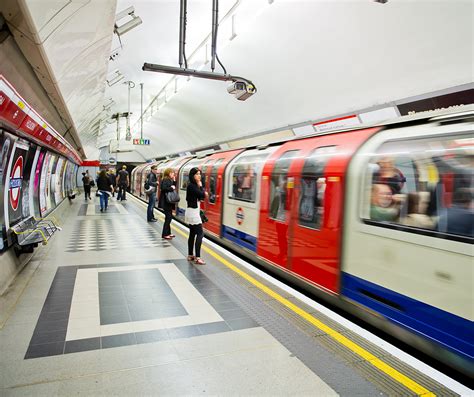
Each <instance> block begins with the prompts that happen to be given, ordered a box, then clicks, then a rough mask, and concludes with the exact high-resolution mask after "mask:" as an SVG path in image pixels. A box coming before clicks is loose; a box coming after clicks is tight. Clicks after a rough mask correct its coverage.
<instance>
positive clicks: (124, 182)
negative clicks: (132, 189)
mask: <svg viewBox="0 0 474 397" xmlns="http://www.w3.org/2000/svg"><path fill="white" fill-rule="evenodd" d="M129 185H130V180H129V177H128V171H127V166H126V165H122V169H121V170H120V171H119V172H118V175H117V186H118V188H119V192H118V195H117V201H118V200H120V201H124V200H127V198H126V197H125V194H126V192H127V188H128V186H129Z"/></svg>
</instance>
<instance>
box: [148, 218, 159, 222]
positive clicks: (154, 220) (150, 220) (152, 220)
mask: <svg viewBox="0 0 474 397" xmlns="http://www.w3.org/2000/svg"><path fill="white" fill-rule="evenodd" d="M147 222H158V221H157V220H156V219H149V220H148V221H147Z"/></svg>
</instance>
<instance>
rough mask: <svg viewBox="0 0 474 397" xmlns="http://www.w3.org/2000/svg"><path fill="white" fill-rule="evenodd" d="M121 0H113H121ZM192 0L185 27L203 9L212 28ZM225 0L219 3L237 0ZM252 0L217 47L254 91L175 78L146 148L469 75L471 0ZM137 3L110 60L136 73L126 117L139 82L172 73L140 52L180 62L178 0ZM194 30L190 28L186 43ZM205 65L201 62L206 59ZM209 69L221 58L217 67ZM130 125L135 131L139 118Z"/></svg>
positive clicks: (252, 128)
mask: <svg viewBox="0 0 474 397" xmlns="http://www.w3.org/2000/svg"><path fill="white" fill-rule="evenodd" d="M176 3H178V2H176ZM204 3H206V4H204ZM241 3H245V1H244V2H241ZM295 3H297V4H295ZM125 4H128V3H126V2H122V1H119V3H118V9H121V7H123V6H125ZM190 4H191V5H193V4H194V6H196V7H197V8H196V9H193V8H191V7H190V9H189V10H188V11H189V12H188V34H192V37H193V38H194V37H196V35H195V34H194V32H195V31H198V30H199V29H197V28H196V26H195V25H193V24H196V19H203V20H204V21H202V22H204V24H203V25H202V26H204V28H205V27H206V26H207V31H206V29H203V30H201V31H200V33H201V34H202V36H201V37H202V38H204V36H205V35H206V33H207V32H209V31H210V22H211V10H210V5H208V4H207V2H193V1H190ZM223 4H225V7H222V6H221V14H220V15H224V9H225V10H227V9H229V8H230V7H231V6H232V5H233V4H234V2H233V1H229V2H223V1H221V5H223ZM252 4H253V5H252V6H251V7H250V12H249V11H248V10H247V11H246V12H247V13H246V14H242V15H243V16H242V17H239V11H240V7H241V6H240V7H238V8H237V10H236V15H237V17H236V18H237V21H236V33H237V36H236V37H235V38H234V39H233V40H232V41H229V40H228V37H229V28H228V27H229V26H230V24H229V23H226V24H222V26H221V29H220V32H219V39H220V41H221V42H223V44H220V46H219V47H218V54H219V56H220V59H221V60H222V62H223V63H224V65H225V66H226V67H227V70H228V72H229V73H231V74H235V75H240V76H244V77H246V78H249V79H251V80H252V81H253V82H254V83H255V84H256V86H257V88H258V92H257V94H256V95H254V96H253V97H251V98H249V99H248V100H247V101H245V102H241V101H237V100H236V99H235V98H234V97H232V96H231V95H229V94H228V93H227V91H226V87H227V85H228V84H227V83H223V82H218V81H210V80H201V79H197V78H193V79H191V80H190V81H186V78H185V77H183V78H180V79H179V80H180V83H181V84H180V85H181V88H179V90H178V92H177V93H176V94H175V95H174V96H173V97H172V98H171V99H170V100H169V101H168V102H167V103H166V104H165V105H164V106H163V107H162V108H161V109H160V110H159V111H158V112H156V111H155V112H154V115H153V116H152V117H150V118H149V120H148V122H145V123H144V136H145V137H146V138H151V139H152V146H151V147H149V148H147V149H143V148H142V149H141V150H142V154H143V155H144V156H145V157H147V158H149V157H153V156H158V155H165V154H171V153H175V152H179V151H183V150H186V149H191V148H195V147H199V146H204V145H208V144H212V143H215V142H220V141H223V140H226V139H235V138H238V137H240V136H242V135H246V134H250V133H255V132H260V131H262V132H263V131H265V130H270V129H273V128H284V127H285V126H287V125H291V124H296V123H301V122H304V121H307V120H314V119H319V118H323V117H329V116H332V115H336V114H341V113H345V112H350V111H353V110H357V109H362V108H367V107H371V106H374V105H380V104H384V103H387V102H390V101H393V100H396V99H401V98H405V97H409V96H416V95H420V94H423V93H427V92H430V91H435V90H441V89H445V88H447V87H452V86H456V85H461V84H465V83H471V82H472V77H473V76H472V70H473V57H472V48H473V47H472V44H473V42H472V41H473V35H472V7H473V6H472V3H470V2H468V1H465V2H463V1H457V2H455V3H452V2H448V1H446V2H439V1H433V2H431V1H429V2H403V1H390V2H388V3H387V4H385V5H382V4H377V3H374V2H371V1H359V2H342V1H337V2H335V1H297V2H295V1H278V0H277V1H275V2H274V3H273V4H270V5H269V4H268V1H266V0H265V1H263V0H262V1H253V0H252ZM134 5H135V9H136V14H137V15H139V16H140V17H141V18H142V19H143V25H142V26H139V27H138V28H136V29H135V30H134V31H132V32H130V33H128V34H127V35H125V36H123V43H124V49H123V51H122V53H121V54H120V56H119V58H118V60H117V61H115V62H111V63H110V65H109V71H110V70H113V69H114V68H118V69H121V70H122V68H123V70H124V73H125V74H126V78H127V79H130V80H133V81H135V82H136V83H137V88H135V89H134V90H133V91H132V111H133V113H134V116H132V125H134V124H135V123H136V122H135V120H137V115H139V114H140V103H139V98H140V96H139V95H140V94H139V88H138V83H139V82H144V83H145V88H144V92H145V98H146V100H145V106H147V105H148V104H149V102H150V97H151V95H150V94H156V93H157V92H158V90H159V89H160V88H161V85H162V84H163V83H164V82H167V81H168V80H169V79H170V76H169V75H164V74H158V73H152V72H142V71H141V66H142V63H143V62H150V63H157V64H164V65H171V66H177V64H178V59H177V54H178V15H179V14H178V12H179V7H178V5H177V4H170V2H156V4H155V3H153V5H152V4H151V2H147V1H144V2H140V1H138V2H135V3H134ZM244 6H245V5H244ZM247 6H248V4H247ZM142 7H143V8H142ZM252 7H253V11H254V13H253V14H252ZM255 14H258V15H255ZM248 15H253V16H254V18H253V20H252V21H248V24H247V26H242V24H239V18H246V19H250V18H249V17H248ZM228 22H230V21H228ZM224 25H228V26H224ZM165 26H166V27H167V28H166V29H165V28H164V27H165ZM193 27H194V28H195V29H196V30H194V31H193V30H192V28H193ZM191 32H193V33H191ZM190 37H191V36H190ZM197 42H199V40H189V42H188V44H187V50H188V54H189V53H191V50H192V49H193V48H195V47H193V45H195V44H196V43H197ZM202 53H203V55H202V56H201V59H204V51H202ZM132 65H133V66H132ZM191 67H192V65H191ZM203 70H210V64H207V65H205V67H204V68H203ZM216 72H222V70H221V69H220V68H219V67H218V69H216ZM112 88H114V87H112ZM118 90H120V94H118V92H117V91H118ZM126 91H127V90H126V86H125V85H123V86H122V87H118V88H117V89H116V91H113V90H112V89H110V90H107V92H106V97H109V96H110V97H113V98H114V100H115V101H116V102H117V108H118V107H120V109H121V111H124V110H125V109H126V98H127V92H126ZM111 130H112V131H113V128H112V129H111ZM132 132H134V136H137V134H138V132H139V124H136V127H135V128H133V129H132Z"/></svg>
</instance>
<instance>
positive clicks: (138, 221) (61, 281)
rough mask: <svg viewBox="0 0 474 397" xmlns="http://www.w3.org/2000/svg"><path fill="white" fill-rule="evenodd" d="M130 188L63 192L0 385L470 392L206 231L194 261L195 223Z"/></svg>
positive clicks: (2, 333)
mask: <svg viewBox="0 0 474 397" xmlns="http://www.w3.org/2000/svg"><path fill="white" fill-rule="evenodd" d="M127 198H128V199H127V201H124V202H121V203H118V202H116V201H115V200H114V199H112V200H111V202H110V204H109V209H108V211H107V212H105V213H101V212H100V211H99V206H98V199H97V198H93V200H92V201H88V202H85V201H84V200H83V196H82V195H81V196H79V197H78V198H76V199H75V200H74V201H73V203H72V204H69V203H65V204H63V205H68V206H69V210H68V211H67V216H66V217H65V219H64V220H63V222H62V225H61V227H62V230H61V231H60V232H58V233H56V234H55V235H54V236H53V238H52V239H51V240H50V243H49V244H48V245H47V246H46V247H43V248H42V249H41V250H39V251H38V254H37V255H35V256H34V257H33V259H32V261H31V262H30V264H29V265H28V266H27V269H26V270H25V271H24V272H23V273H22V274H21V275H20V277H18V280H17V281H16V282H17V283H20V284H21V290H22V292H21V294H19V295H18V298H17V300H16V303H15V305H13V306H12V308H11V310H10V311H9V312H8V315H7V316H6V321H5V322H4V324H3V326H2V328H1V329H0V343H1V345H0V347H1V349H0V351H1V354H0V395H1V396H10V395H12V396H15V395H34V396H54V395H65V396H66V395H68V396H69V395H81V394H84V395H88V396H96V395H97V396H107V395H125V396H141V395H147V396H148V395H150V396H152V395H159V396H165V395H176V396H182V395H226V396H231V395H246V396H249V395H265V396H270V395H271V396H289V395H291V396H294V395H303V396H333V395H343V396H381V395H404V396H405V395H424V396H429V395H445V396H448V395H459V394H464V393H463V389H462V387H461V388H457V389H456V387H451V386H452V385H451V384H450V383H449V379H444V378H443V377H442V376H441V377H435V376H431V373H430V370H429V368H426V370H424V369H423V368H424V367H423V366H421V369H420V366H419V365H418V367H417V368H415V367H414V366H412V364H410V363H409V362H408V361H409V360H408V359H404V357H403V354H402V353H401V355H399V354H395V353H394V352H393V350H392V351H391V350H389V349H388V348H387V345H388V344H386V343H384V342H381V341H378V342H377V339H375V342H374V340H372V341H369V340H367V339H366V338H364V337H363V335H361V332H358V331H357V330H355V328H353V327H352V328H351V327H348V326H347V324H345V323H344V321H343V320H341V321H338V320H337V318H336V317H333V316H330V315H329V314H328V313H325V311H324V308H321V307H319V306H318V305H317V304H312V303H311V301H310V300H309V299H306V300H305V298H304V297H303V296H302V295H301V294H298V293H295V292H292V291H291V290H290V289H287V288H285V287H284V286H283V285H281V284H280V283H279V282H277V281H272V279H271V277H267V276H265V275H264V274H263V273H261V272H260V271H255V272H254V271H253V270H252V269H251V267H249V266H246V265H245V263H243V262H242V261H241V260H239V259H238V258H236V257H235V256H233V255H232V254H228V253H226V252H225V251H224V250H222V249H220V248H219V247H217V246H215V245H214V244H213V243H211V242H209V241H205V242H204V243H203V249H204V254H203V258H204V259H205V260H206V262H207V264H206V265H203V266H198V265H194V264H192V263H189V262H187V261H186V254H187V252H186V238H187V229H186V228H185V227H183V226H182V225H179V224H177V223H175V222H173V232H174V234H176V238H175V239H173V240H171V241H167V240H162V239H161V227H162V223H161V221H160V222H157V223H147V222H146V205H145V204H144V203H142V202H141V201H139V200H137V199H136V198H133V197H132V196H131V195H128V196H127ZM156 216H157V217H159V218H160V219H161V214H159V213H158V212H157V211H156ZM19 288H20V287H19ZM420 365H422V364H420ZM435 372H436V371H435ZM450 385H451V386H450ZM466 390H467V389H466Z"/></svg>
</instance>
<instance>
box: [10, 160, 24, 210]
mask: <svg viewBox="0 0 474 397" xmlns="http://www.w3.org/2000/svg"><path fill="white" fill-rule="evenodd" d="M22 180H23V156H20V157H18V158H17V159H16V161H15V165H14V166H13V169H12V173H11V175H10V205H11V207H12V209H13V211H16V210H17V208H18V203H19V202H20V197H21V195H20V193H21V181H22Z"/></svg>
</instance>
